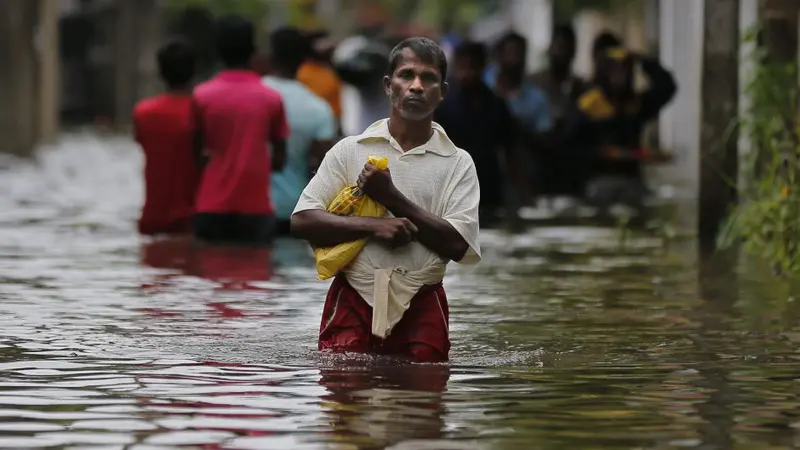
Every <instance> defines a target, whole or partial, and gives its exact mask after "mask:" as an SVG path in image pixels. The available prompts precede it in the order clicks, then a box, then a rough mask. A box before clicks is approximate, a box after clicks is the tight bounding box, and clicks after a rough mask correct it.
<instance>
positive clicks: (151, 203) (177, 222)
mask: <svg viewBox="0 0 800 450" xmlns="http://www.w3.org/2000/svg"><path fill="white" fill-rule="evenodd" d="M156 59H157V61H158V70H159V73H160V75H161V78H162V79H163V81H164V84H165V85H166V87H167V91H166V92H165V93H163V94H161V95H158V96H155V97H152V98H148V99H145V100H142V101H140V102H139V103H138V104H137V105H136V106H135V108H134V110H133V126H134V135H135V139H136V141H137V142H138V143H139V145H141V146H142V149H143V150H144V156H145V166H144V184H145V201H144V207H143V208H142V214H141V217H140V219H139V232H140V233H142V234H149V235H152V234H161V233H170V234H174V233H189V232H191V220H192V216H193V214H194V198H195V193H196V190H197V184H198V181H199V178H200V173H199V170H198V168H197V166H196V165H195V164H194V154H193V148H192V136H193V133H192V126H191V123H192V119H191V117H192V99H191V83H192V79H193V78H194V71H195V53H194V50H193V48H192V47H191V45H190V44H188V43H186V42H183V41H172V42H170V43H168V44H166V45H164V46H163V47H161V48H160V49H159V51H158V53H157V57H156Z"/></svg>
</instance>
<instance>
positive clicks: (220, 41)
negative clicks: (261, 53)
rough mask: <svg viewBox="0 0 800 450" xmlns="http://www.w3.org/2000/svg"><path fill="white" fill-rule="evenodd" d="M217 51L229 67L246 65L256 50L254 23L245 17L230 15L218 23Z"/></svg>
mask: <svg viewBox="0 0 800 450" xmlns="http://www.w3.org/2000/svg"><path fill="white" fill-rule="evenodd" d="M215 34H216V40H217V53H218V55H219V57H220V59H221V60H222V62H223V63H224V64H225V65H226V66H227V67H246V66H247V65H248V64H249V63H250V59H251V58H252V57H253V54H254V53H255V51H256V44H255V40H256V36H255V35H256V32H255V27H254V26H253V23H252V22H251V21H249V20H247V19H245V18H244V17H241V16H237V15H229V16H225V17H222V18H220V19H219V20H218V21H217V23H216V33H215Z"/></svg>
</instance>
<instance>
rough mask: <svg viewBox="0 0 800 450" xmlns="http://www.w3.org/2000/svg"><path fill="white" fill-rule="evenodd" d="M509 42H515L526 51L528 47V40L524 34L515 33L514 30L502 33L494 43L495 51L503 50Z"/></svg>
mask: <svg viewBox="0 0 800 450" xmlns="http://www.w3.org/2000/svg"><path fill="white" fill-rule="evenodd" d="M509 44H517V45H519V46H520V47H521V48H522V50H523V52H525V51H527V49H528V40H527V39H525V36H523V35H521V34H519V33H517V32H516V31H509V32H508V33H506V34H504V35H503V36H502V37H500V39H499V40H498V41H497V44H495V47H494V48H495V51H496V52H501V51H503V50H504V49H505V48H506V46H507V45H509Z"/></svg>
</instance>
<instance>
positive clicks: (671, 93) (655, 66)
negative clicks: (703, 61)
mask: <svg viewBox="0 0 800 450" xmlns="http://www.w3.org/2000/svg"><path fill="white" fill-rule="evenodd" d="M637 58H638V60H639V62H640V63H641V65H642V71H643V72H644V73H645V75H646V76H647V78H648V79H649V80H650V87H649V88H648V89H647V90H646V91H645V92H644V93H643V94H642V98H641V104H640V109H639V116H640V120H641V121H642V122H646V121H649V120H652V119H655V118H656V117H658V114H659V113H660V112H661V110H662V109H663V108H664V106H666V105H667V103H669V102H670V100H672V98H673V97H675V94H676V93H677V92H678V85H677V83H675V78H674V77H673V76H672V74H671V73H670V72H669V71H668V70H667V69H665V68H664V66H662V65H661V63H660V62H658V60H657V59H654V58H650V57H647V56H641V55H637Z"/></svg>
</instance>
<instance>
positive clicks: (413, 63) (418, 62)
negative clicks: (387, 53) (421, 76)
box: [395, 48, 439, 73]
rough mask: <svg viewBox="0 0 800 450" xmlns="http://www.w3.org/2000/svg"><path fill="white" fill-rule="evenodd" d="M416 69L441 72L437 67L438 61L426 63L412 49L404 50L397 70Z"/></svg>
mask: <svg viewBox="0 0 800 450" xmlns="http://www.w3.org/2000/svg"><path fill="white" fill-rule="evenodd" d="M411 67H414V68H416V69H417V70H425V69H429V70H433V71H435V72H437V73H438V72H439V66H437V65H436V61H429V62H426V61H424V60H423V59H422V58H420V57H419V56H418V55H417V54H416V53H414V50H411V49H410V48H404V49H403V50H402V51H401V52H400V60H399V61H398V62H397V69H395V70H399V69H404V68H411Z"/></svg>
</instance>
